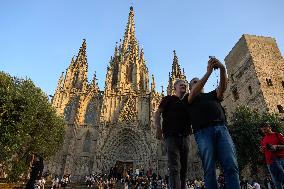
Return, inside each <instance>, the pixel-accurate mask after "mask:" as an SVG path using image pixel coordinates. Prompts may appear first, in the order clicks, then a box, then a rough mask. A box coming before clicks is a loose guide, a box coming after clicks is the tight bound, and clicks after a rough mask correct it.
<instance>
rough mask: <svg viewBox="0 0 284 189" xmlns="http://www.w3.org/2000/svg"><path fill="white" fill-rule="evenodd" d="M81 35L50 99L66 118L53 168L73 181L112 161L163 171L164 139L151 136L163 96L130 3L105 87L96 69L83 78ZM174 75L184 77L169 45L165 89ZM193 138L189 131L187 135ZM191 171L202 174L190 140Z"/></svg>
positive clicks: (85, 67) (49, 166)
mask: <svg viewBox="0 0 284 189" xmlns="http://www.w3.org/2000/svg"><path fill="white" fill-rule="evenodd" d="M87 75H88V63H87V55H86V41H85V40H83V44H82V46H81V48H80V50H79V53H78V55H77V56H76V57H74V58H72V60H71V63H70V66H69V67H68V69H67V70H66V72H65V73H64V72H63V73H62V75H61V77H60V79H59V81H58V86H57V89H56V91H55V94H54V97H53V99H52V104H53V106H54V107H55V108H56V110H57V112H58V113H59V114H61V115H63V116H64V118H65V119H66V121H67V123H68V127H66V136H65V140H64V144H63V147H62V150H60V151H59V152H58V153H57V154H56V155H55V156H54V157H53V158H52V159H51V160H50V162H49V163H48V164H47V166H46V169H48V170H49V171H50V172H51V173H52V174H57V175H60V176H62V175H63V174H71V175H72V177H73V181H75V180H78V179H80V178H82V177H84V176H85V175H89V174H91V173H95V172H99V173H107V172H108V171H109V170H110V168H111V167H113V166H115V165H117V166H118V167H119V169H120V170H121V171H122V170H123V169H124V168H126V169H127V168H133V169H136V168H144V169H145V170H147V169H148V168H149V167H151V168H152V169H153V171H154V172H155V173H157V174H160V175H165V174H166V173H167V158H166V150H165V144H164V143H163V142H162V141H158V140H156V138H155V132H156V130H155V126H154V113H155V111H156V110H157V107H158V105H159V103H160V100H161V99H162V97H163V92H162V94H161V93H158V92H156V89H155V88H156V86H155V81H154V76H153V75H152V82H151V84H150V85H149V72H148V68H147V66H146V62H145V58H144V50H143V48H140V47H139V43H138V41H137V39H136V37H135V24H134V11H133V8H132V7H131V8H130V13H129V17H128V23H127V26H126V29H125V33H124V38H123V40H122V41H120V43H119V44H116V47H115V49H114V54H113V56H112V57H111V58H110V61H109V65H108V67H107V74H106V79H105V88H104V90H103V91H100V89H99V87H98V85H97V78H96V74H94V77H93V79H92V82H90V83H89V82H88V78H87ZM176 79H186V78H185V73H184V71H183V72H182V71H181V68H180V65H179V63H178V57H177V55H176V52H175V51H174V58H173V64H172V71H171V72H170V75H169V84H168V87H167V94H173V83H174V81H175V80H176ZM191 141H192V142H193V137H192V138H191ZM191 148H192V155H191V156H190V158H189V161H190V166H191V167H192V168H191V167H190V170H195V172H192V171H191V172H190V175H189V176H190V177H191V178H194V177H196V176H201V174H202V172H201V171H200V170H201V169H200V161H199V159H198V157H197V153H196V147H195V146H194V145H191Z"/></svg>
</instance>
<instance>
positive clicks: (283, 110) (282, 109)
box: [277, 105, 284, 113]
mask: <svg viewBox="0 0 284 189" xmlns="http://www.w3.org/2000/svg"><path fill="white" fill-rule="evenodd" d="M277 108H278V111H279V113H284V108H283V106H281V105H277Z"/></svg>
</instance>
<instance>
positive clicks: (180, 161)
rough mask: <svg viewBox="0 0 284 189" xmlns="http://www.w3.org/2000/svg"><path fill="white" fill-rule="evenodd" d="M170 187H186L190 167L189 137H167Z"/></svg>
mask: <svg viewBox="0 0 284 189" xmlns="http://www.w3.org/2000/svg"><path fill="white" fill-rule="evenodd" d="M166 147H167V156H168V167H169V182H170V183H169V185H170V189H185V188H186V174H187V168H188V152H189V137H188V136H186V137H184V136H169V137H167V138H166Z"/></svg>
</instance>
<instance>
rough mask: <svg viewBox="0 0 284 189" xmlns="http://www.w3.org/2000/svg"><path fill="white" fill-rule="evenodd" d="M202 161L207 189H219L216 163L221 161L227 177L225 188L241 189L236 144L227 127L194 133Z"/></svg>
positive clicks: (206, 129) (221, 126)
mask: <svg viewBox="0 0 284 189" xmlns="http://www.w3.org/2000/svg"><path fill="white" fill-rule="evenodd" d="M194 136H195V140H196V143H197V146H198V150H199V154H200V157H201V160H202V166H203V170H204V180H205V187H206V189H218V183H217V179H216V161H217V160H219V162H220V164H221V167H222V168H223V171H224V176H225V187H226V188H229V189H240V181H239V169H238V165H237V158H236V152H235V147H234V143H233V141H232V138H231V136H230V134H229V132H228V129H227V127H226V126H225V125H217V126H212V127H207V128H204V129H200V130H198V131H196V132H195V133H194Z"/></svg>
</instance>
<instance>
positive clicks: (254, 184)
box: [252, 182, 260, 189]
mask: <svg viewBox="0 0 284 189" xmlns="http://www.w3.org/2000/svg"><path fill="white" fill-rule="evenodd" d="M252 188H253V189H260V185H259V184H258V183H257V182H253V187H252Z"/></svg>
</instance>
